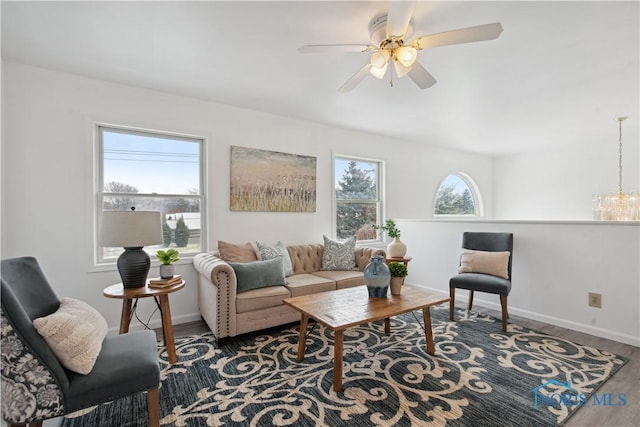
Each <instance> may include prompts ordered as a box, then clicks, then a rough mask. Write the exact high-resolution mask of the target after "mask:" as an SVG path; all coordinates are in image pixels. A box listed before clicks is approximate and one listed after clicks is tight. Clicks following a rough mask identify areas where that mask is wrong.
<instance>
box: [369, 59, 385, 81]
mask: <svg viewBox="0 0 640 427" xmlns="http://www.w3.org/2000/svg"><path fill="white" fill-rule="evenodd" d="M388 65H389V63H388V62H386V63H385V64H384V65H383V66H382V67H380V68H378V67H371V68H370V69H369V72H370V73H371V75H372V76H373V77H375V78H376V79H382V78H383V77H384V75H385V73H386V72H387V66H388Z"/></svg>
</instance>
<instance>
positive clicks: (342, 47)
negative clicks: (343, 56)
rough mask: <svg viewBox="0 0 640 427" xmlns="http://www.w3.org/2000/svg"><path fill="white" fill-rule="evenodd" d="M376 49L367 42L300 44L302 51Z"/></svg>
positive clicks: (360, 50) (364, 50) (368, 50)
mask: <svg viewBox="0 0 640 427" xmlns="http://www.w3.org/2000/svg"><path fill="white" fill-rule="evenodd" d="M373 49H375V48H374V47H373V46H371V45H367V44H308V45H304V46H300V47H299V48H298V52H300V53H325V52H370V51H372V50H373Z"/></svg>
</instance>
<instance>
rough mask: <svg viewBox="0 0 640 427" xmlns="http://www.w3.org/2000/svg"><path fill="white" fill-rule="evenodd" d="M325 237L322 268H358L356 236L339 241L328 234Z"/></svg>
mask: <svg viewBox="0 0 640 427" xmlns="http://www.w3.org/2000/svg"><path fill="white" fill-rule="evenodd" d="M322 237H323V238H324V252H323V254H322V268H321V269H320V270H355V269H356V237H355V236H351V237H349V238H348V239H346V240H344V241H342V242H339V241H336V240H332V239H330V238H328V237H327V236H322Z"/></svg>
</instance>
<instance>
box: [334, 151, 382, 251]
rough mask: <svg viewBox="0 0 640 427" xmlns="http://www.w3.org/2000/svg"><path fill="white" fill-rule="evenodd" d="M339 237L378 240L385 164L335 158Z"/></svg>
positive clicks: (337, 234) (351, 158)
mask: <svg viewBox="0 0 640 427" xmlns="http://www.w3.org/2000/svg"><path fill="white" fill-rule="evenodd" d="M334 171H335V175H334V189H335V198H336V204H335V220H336V237H337V238H338V239H346V238H348V237H351V236H356V239H357V240H376V239H377V238H378V233H377V231H376V230H375V229H374V228H373V225H375V224H379V223H380V212H381V204H382V200H381V185H380V183H381V177H380V176H381V172H380V171H381V162H380V161H377V160H368V159H359V158H353V157H343V156H339V157H338V156H336V157H335V159H334Z"/></svg>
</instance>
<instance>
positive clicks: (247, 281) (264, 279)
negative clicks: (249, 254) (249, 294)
mask: <svg viewBox="0 0 640 427" xmlns="http://www.w3.org/2000/svg"><path fill="white" fill-rule="evenodd" d="M229 265H230V266H231V268H233V271H235V273H236V279H237V282H238V290H237V292H238V293H240V292H246V291H250V290H252V289H260V288H266V287H267V286H278V285H285V284H286V283H287V282H286V280H285V279H284V273H283V272H282V258H274V259H269V260H266V261H252V262H230V263H229Z"/></svg>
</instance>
